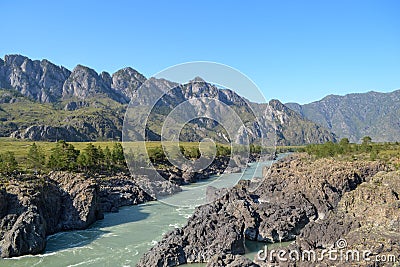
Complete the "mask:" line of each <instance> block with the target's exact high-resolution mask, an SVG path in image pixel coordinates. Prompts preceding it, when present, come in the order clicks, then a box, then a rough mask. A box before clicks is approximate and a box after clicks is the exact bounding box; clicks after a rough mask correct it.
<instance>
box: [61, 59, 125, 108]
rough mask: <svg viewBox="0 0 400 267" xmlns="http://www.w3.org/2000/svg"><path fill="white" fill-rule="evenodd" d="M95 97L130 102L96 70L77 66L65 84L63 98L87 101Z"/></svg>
mask: <svg viewBox="0 0 400 267" xmlns="http://www.w3.org/2000/svg"><path fill="white" fill-rule="evenodd" d="M103 77H104V75H103ZM95 95H104V96H107V97H109V98H111V99H114V100H115V101H117V102H120V103H127V102H128V101H129V99H128V98H126V97H125V96H124V95H122V94H120V93H119V92H118V91H115V90H113V89H112V88H110V85H109V84H107V80H106V81H105V80H104V79H103V78H102V76H101V75H98V74H97V72H96V71H95V70H93V69H90V68H88V67H85V66H82V65H78V66H76V67H75V68H74V69H73V71H72V73H71V75H70V76H69V77H68V79H66V81H65V82H64V85H63V89H62V96H63V98H70V97H76V98H78V99H87V98H90V97H92V96H95Z"/></svg>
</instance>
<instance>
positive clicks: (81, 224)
mask: <svg viewBox="0 0 400 267" xmlns="http://www.w3.org/2000/svg"><path fill="white" fill-rule="evenodd" d="M134 178H135V177H131V176H128V175H123V174H119V175H115V176H112V177H107V178H106V177H99V176H91V177H88V176H86V175H84V174H81V173H68V172H51V173H50V174H49V175H45V176H41V177H36V176H21V177H17V178H13V179H11V180H10V181H9V182H8V183H7V184H5V186H4V188H2V189H0V256H1V257H3V258H8V257H15V256H21V255H26V254H38V253H41V252H43V251H44V249H45V247H46V237H47V236H48V235H51V234H54V233H56V232H59V231H67V230H75V229H86V228H87V227H88V226H90V225H91V224H92V223H94V222H95V221H96V220H99V219H102V218H103V213H104V212H116V211H118V208H119V207H121V206H126V205H135V204H140V203H143V202H146V201H150V200H154V199H153V198H152V197H151V196H149V195H148V194H147V193H146V192H144V191H143V190H142V189H140V188H139V187H138V186H137V185H136V183H135V179H134ZM161 188H163V192H162V193H164V194H172V193H175V192H178V191H180V188H179V187H178V186H173V185H171V184H170V183H166V184H165V186H161ZM158 190H160V189H158Z"/></svg>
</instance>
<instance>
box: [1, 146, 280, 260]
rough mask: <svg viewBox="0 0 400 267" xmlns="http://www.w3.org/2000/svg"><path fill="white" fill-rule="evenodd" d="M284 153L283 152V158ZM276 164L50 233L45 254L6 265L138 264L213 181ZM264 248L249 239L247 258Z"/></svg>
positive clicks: (189, 211)
mask: <svg viewBox="0 0 400 267" xmlns="http://www.w3.org/2000/svg"><path fill="white" fill-rule="evenodd" d="M283 156H285V155H284V154H281V155H280V156H279V158H281V157H283ZM271 164H272V161H267V162H260V163H252V164H250V166H249V167H248V168H247V169H246V170H245V172H244V173H241V174H238V173H235V174H228V175H223V177H218V176H215V177H212V178H210V179H208V180H205V181H202V182H199V183H196V184H192V185H190V186H186V187H183V192H181V193H178V194H176V195H174V196H173V197H172V198H171V199H168V200H167V202H168V203H169V204H166V203H163V202H160V201H153V202H148V203H145V204H141V205H137V206H130V207H123V208H121V209H120V211H119V212H118V213H108V214H105V217H104V219H103V220H101V221H97V222H96V223H94V224H93V225H92V226H91V227H90V228H89V229H86V230H80V231H69V232H61V233H57V234H55V235H52V236H49V237H48V242H47V247H46V251H45V253H43V254H40V255H35V256H22V257H17V258H12V259H0V266H7V267H8V266H10V267H14V266H15V267H21V266H54V267H59V266H71V267H72V266H115V267H117V266H135V264H136V263H137V261H138V260H139V259H140V257H141V256H142V255H143V254H144V253H145V252H146V251H147V250H148V249H149V248H150V247H152V246H153V245H154V244H155V243H156V242H157V241H159V240H160V239H161V238H162V236H163V235H164V234H165V233H167V232H168V231H170V230H172V229H173V228H174V227H181V226H183V225H184V224H185V223H186V221H187V219H188V218H189V217H190V216H191V215H192V213H193V211H194V206H195V205H197V204H201V203H202V202H204V201H205V199H204V195H205V194H204V192H205V188H206V186H207V185H213V186H215V187H223V186H230V185H231V184H232V181H237V180H238V179H251V178H253V177H261V174H262V168H263V167H264V166H270V165H271ZM171 204H180V206H179V205H171ZM260 247H261V246H260V244H256V243H254V242H248V243H247V249H248V254H247V256H249V257H254V254H255V251H258V250H259V249H260ZM189 266H190V267H198V266H205V264H190V265H189Z"/></svg>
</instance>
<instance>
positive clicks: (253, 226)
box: [138, 155, 386, 266]
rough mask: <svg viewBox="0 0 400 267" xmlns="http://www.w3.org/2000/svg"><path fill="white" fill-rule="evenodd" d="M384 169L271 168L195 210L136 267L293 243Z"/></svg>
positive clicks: (357, 165)
mask: <svg viewBox="0 0 400 267" xmlns="http://www.w3.org/2000/svg"><path fill="white" fill-rule="evenodd" d="M385 169H386V167H385V166H383V165H381V164H379V163H370V162H349V163H346V162H338V161H335V160H329V159H322V160H317V161H314V162H313V161H311V159H310V158H308V157H307V156H305V155H300V156H299V155H296V156H293V157H290V158H288V159H286V160H284V161H282V162H280V163H278V164H275V165H274V166H273V167H272V168H271V170H270V171H269V172H268V175H267V174H265V175H266V176H265V178H264V179H262V180H259V181H257V180H255V181H241V182H240V183H239V184H238V185H237V186H235V187H234V188H233V189H232V190H230V191H229V192H228V193H226V194H225V195H223V196H222V197H220V198H218V199H217V200H215V201H214V202H212V203H210V204H207V205H204V206H201V207H199V208H197V209H196V211H195V212H194V215H193V216H192V217H191V218H190V219H189V221H188V223H187V224H186V225H185V226H184V227H183V228H181V229H177V230H175V231H173V232H172V233H169V234H167V235H166V236H165V237H164V238H163V239H162V240H161V241H160V242H159V243H158V244H157V245H156V246H155V247H153V248H152V249H151V250H150V251H149V252H148V253H146V254H145V255H144V256H143V258H142V259H141V260H140V262H139V264H138V266H176V265H180V264H183V263H187V262H208V261H210V260H211V258H212V257H213V255H221V254H234V255H235V254H242V253H244V244H243V242H244V239H245V238H247V239H249V240H258V241H268V242H279V241H288V240H294V239H295V238H296V236H297V235H299V234H300V232H301V230H302V229H304V228H305V227H306V226H307V225H308V224H310V223H311V222H315V221H319V220H323V219H324V218H325V217H326V216H327V214H329V213H330V212H331V211H332V210H334V209H335V208H336V207H337V205H338V203H339V201H340V199H341V198H342V196H343V195H344V194H345V193H346V192H350V191H352V190H354V189H356V188H357V186H358V185H359V184H361V183H363V182H365V181H369V179H370V177H372V176H373V175H375V174H376V173H377V172H379V171H381V170H385Z"/></svg>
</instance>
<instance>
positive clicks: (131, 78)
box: [111, 67, 146, 99]
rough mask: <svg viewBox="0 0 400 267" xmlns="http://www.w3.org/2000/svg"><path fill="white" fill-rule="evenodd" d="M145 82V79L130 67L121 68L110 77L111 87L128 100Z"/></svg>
mask: <svg viewBox="0 0 400 267" xmlns="http://www.w3.org/2000/svg"><path fill="white" fill-rule="evenodd" d="M145 81H146V77H144V76H143V75H142V74H140V73H139V72H138V71H136V70H134V69H132V68H131V67H127V68H123V69H121V70H119V71H117V72H115V73H114V74H113V75H112V84H111V87H112V88H113V89H114V90H116V91H119V92H120V93H121V94H123V95H124V96H126V97H127V98H129V99H132V97H133V96H134V95H135V93H136V91H137V89H139V87H140V86H141V85H142V84H143V83H144V82H145Z"/></svg>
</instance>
